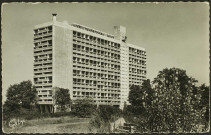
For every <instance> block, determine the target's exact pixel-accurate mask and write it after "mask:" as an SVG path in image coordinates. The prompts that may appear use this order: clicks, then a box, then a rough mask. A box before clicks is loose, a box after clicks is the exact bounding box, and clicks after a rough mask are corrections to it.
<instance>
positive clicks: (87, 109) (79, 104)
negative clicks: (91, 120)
mask: <svg viewBox="0 0 211 135" xmlns="http://www.w3.org/2000/svg"><path fill="white" fill-rule="evenodd" d="M95 108H96V105H94V102H93V100H92V99H90V98H84V99H77V100H75V101H74V104H73V107H72V110H73V112H74V114H75V115H76V116H78V117H82V118H86V117H91V115H92V114H93V113H94V111H95V110H96V109H95Z"/></svg>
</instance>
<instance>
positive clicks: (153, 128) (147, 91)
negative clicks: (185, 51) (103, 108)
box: [124, 68, 210, 133]
mask: <svg viewBox="0 0 211 135" xmlns="http://www.w3.org/2000/svg"><path fill="white" fill-rule="evenodd" d="M196 83H197V80H196V79H194V78H192V77H189V76H187V74H186V71H185V70H181V69H178V68H170V69H167V68H166V69H164V70H162V71H160V72H159V74H158V75H157V77H156V78H154V80H153V81H152V83H151V82H150V80H146V81H144V82H143V84H142V85H141V86H132V87H131V88H130V92H129V102H130V103H131V105H129V106H125V109H124V114H125V115H124V116H125V118H126V119H127V120H128V121H129V122H132V123H136V124H137V125H138V130H139V132H142V133H143V132H171V133H173V132H205V131H208V130H209V126H210V125H209V87H208V86H205V84H202V85H201V86H199V87H197V86H196Z"/></svg>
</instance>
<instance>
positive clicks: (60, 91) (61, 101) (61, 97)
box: [54, 87, 71, 112]
mask: <svg viewBox="0 0 211 135" xmlns="http://www.w3.org/2000/svg"><path fill="white" fill-rule="evenodd" d="M54 92H55V94H54V100H55V105H57V106H58V107H59V110H61V111H62V112H64V111H65V110H67V109H68V108H70V105H71V99H70V93H69V90H68V89H64V88H58V87H55V88H54Z"/></svg>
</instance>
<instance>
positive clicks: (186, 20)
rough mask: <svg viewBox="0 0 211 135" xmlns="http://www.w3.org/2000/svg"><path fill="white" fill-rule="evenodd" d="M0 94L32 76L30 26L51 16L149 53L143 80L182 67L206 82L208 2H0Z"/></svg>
mask: <svg viewBox="0 0 211 135" xmlns="http://www.w3.org/2000/svg"><path fill="white" fill-rule="evenodd" d="M1 13H2V21H1V25H2V98H3V101H5V99H6V98H5V95H6V90H7V89H8V87H9V86H10V85H13V84H15V83H20V82H21V81H24V80H31V81H32V80H33V29H34V26H35V25H37V24H41V23H45V22H49V21H51V20H52V13H57V21H61V22H63V21H65V20H66V21H68V23H69V24H71V23H73V22H75V23H78V24H81V25H85V26H88V27H90V28H94V29H97V30H100V31H103V32H106V33H110V34H113V26H116V25H122V26H125V27H126V29H127V32H126V35H127V37H128V39H127V42H129V43H132V44H135V45H137V46H141V47H144V48H145V49H146V51H147V78H148V79H150V80H153V79H154V78H155V77H156V76H157V75H158V72H159V71H161V70H162V69H164V68H172V67H176V68H181V69H184V70H186V72H187V75H188V76H191V77H194V78H196V79H197V80H198V81H199V83H198V84H203V83H205V84H206V85H209V5H208V3H203V2H201V3H200V2H198V3H197V2H194V3H190V2H189V3H187V2H186V3H182V2H181V3H60V4H58V3H36V4H32V3H9V4H4V5H3V6H2V12H1Z"/></svg>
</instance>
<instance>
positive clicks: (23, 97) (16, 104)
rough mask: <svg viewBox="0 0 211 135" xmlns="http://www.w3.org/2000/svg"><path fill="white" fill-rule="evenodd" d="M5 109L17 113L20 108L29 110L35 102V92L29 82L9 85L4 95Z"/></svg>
mask: <svg viewBox="0 0 211 135" xmlns="http://www.w3.org/2000/svg"><path fill="white" fill-rule="evenodd" d="M6 97H7V99H6V101H5V104H4V106H5V109H6V108H7V110H8V111H19V110H20V108H21V107H22V108H26V109H30V108H31V106H32V105H33V104H35V103H36V101H37V98H36V97H37V92H36V89H35V87H34V86H33V85H32V82H31V81H29V80H28V81H23V82H21V83H20V84H14V85H11V86H10V87H9V88H8V90H7V94H6Z"/></svg>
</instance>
